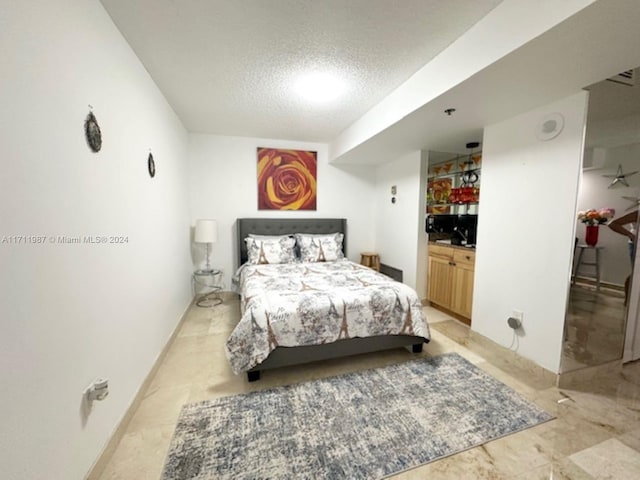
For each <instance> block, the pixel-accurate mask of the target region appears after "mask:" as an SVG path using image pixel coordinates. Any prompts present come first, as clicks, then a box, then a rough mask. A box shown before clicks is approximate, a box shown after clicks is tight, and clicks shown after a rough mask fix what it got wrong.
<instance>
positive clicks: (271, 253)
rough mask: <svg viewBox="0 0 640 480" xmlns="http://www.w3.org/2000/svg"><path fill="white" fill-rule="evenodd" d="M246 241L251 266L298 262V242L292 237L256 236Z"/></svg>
mask: <svg viewBox="0 0 640 480" xmlns="http://www.w3.org/2000/svg"><path fill="white" fill-rule="evenodd" d="M244 241H245V243H246V244H247V257H248V261H247V262H248V263H249V264H251V265H260V264H267V263H292V262H295V261H296V255H295V251H294V247H295V244H296V241H295V239H294V238H292V237H289V236H286V235H285V236H279V237H267V236H262V237H260V236H256V237H247V238H245V239H244Z"/></svg>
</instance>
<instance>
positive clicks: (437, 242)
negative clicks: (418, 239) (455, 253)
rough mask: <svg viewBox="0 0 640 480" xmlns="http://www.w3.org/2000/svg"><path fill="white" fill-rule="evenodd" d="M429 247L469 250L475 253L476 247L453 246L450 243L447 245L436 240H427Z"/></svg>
mask: <svg viewBox="0 0 640 480" xmlns="http://www.w3.org/2000/svg"><path fill="white" fill-rule="evenodd" d="M428 243H429V245H438V246H441V247H451V248H455V249H460V250H471V251H472V252H475V250H476V246H475V245H473V246H470V247H467V246H466V245H454V244H452V243H447V242H443V241H438V240H429V242H428Z"/></svg>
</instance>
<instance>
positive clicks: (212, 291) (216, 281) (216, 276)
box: [191, 270, 223, 308]
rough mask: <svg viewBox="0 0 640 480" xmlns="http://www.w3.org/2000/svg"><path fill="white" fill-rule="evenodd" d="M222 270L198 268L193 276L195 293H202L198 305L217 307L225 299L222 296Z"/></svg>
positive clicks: (192, 281) (192, 282)
mask: <svg viewBox="0 0 640 480" xmlns="http://www.w3.org/2000/svg"><path fill="white" fill-rule="evenodd" d="M221 283H222V272H221V271H220V270H196V271H195V272H193V275H192V277H191V284H192V286H193V292H194V294H195V295H200V298H198V300H197V301H196V305H197V306H198V307H202V308H208V307H215V306H218V305H220V304H221V303H222V302H223V300H222V298H221V297H220V291H221V290H222V285H221Z"/></svg>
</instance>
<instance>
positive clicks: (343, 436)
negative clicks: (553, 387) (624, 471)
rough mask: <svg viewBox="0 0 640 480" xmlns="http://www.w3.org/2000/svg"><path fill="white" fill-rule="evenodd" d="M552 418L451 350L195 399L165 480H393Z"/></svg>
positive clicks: (180, 421)
mask: <svg viewBox="0 0 640 480" xmlns="http://www.w3.org/2000/svg"><path fill="white" fill-rule="evenodd" d="M552 418H553V417H552V416H551V415H549V414H548V413H546V412H545V411H543V410H541V409H540V408H538V407H536V406H535V405H533V404H532V403H530V402H529V401H527V400H526V399H525V398H523V397H522V396H520V395H519V394H518V393H516V392H515V391H514V390H512V389H511V388H509V387H507V386H506V385H504V384H503V383H501V382H499V381H498V380H496V379H495V378H493V377H491V376H490V375H488V374H487V373H485V372H483V371H482V370H480V369H479V368H478V367H476V366H474V365H473V364H471V363H469V362H468V361H467V360H465V359H464V358H462V357H461V356H460V355H458V354H455V353H450V354H445V355H441V356H438V357H433V358H421V359H418V360H412V361H409V362H406V363H401V364H397V365H390V366H386V367H382V368H376V369H371V370H365V371H360V372H356V373H350V374H345V375H339V376H335V377H330V378H325V379H321V380H315V381H310V382H305V383H300V384H295V385H289V386H285V387H278V388H272V389H269V390H263V391H257V392H252V393H248V394H243V395H235V396H230V397H225V398H219V399H216V400H212V401H205V402H200V403H194V404H189V405H186V406H185V407H184V408H183V409H182V412H181V414H180V417H179V419H178V424H177V426H176V430H175V433H174V436H173V439H172V443H171V446H170V448H169V453H168V457H167V462H166V464H165V468H164V473H163V477H162V478H163V480H186V479H198V480H200V479H234V480H237V479H267V478H269V479H287V480H289V479H296V480H298V479H314V480H315V479H350V480H352V479H376V478H384V477H386V476H389V475H392V474H394V473H398V472H401V471H404V470H407V469H411V468H414V467H417V466H420V465H422V464H425V463H428V462H431V461H433V460H437V459H439V458H443V457H446V456H448V455H453V454H455V453H458V452H461V451H463V450H466V449H468V448H471V447H475V446H478V445H482V444H484V443H486V442H489V441H491V440H495V439H497V438H500V437H503V436H505V435H508V434H511V433H515V432H518V431H521V430H523V429H526V428H529V427H532V426H534V425H537V424H540V423H542V422H545V421H547V420H550V419H552Z"/></svg>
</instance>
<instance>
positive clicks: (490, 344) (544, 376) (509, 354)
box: [469, 330, 557, 386]
mask: <svg viewBox="0 0 640 480" xmlns="http://www.w3.org/2000/svg"><path fill="white" fill-rule="evenodd" d="M469 338H470V339H471V340H473V341H474V342H475V343H477V344H478V345H480V346H484V347H485V348H488V349H491V350H493V351H498V352H500V354H501V355H502V356H503V357H504V358H507V359H508V360H509V361H510V362H512V363H514V364H515V365H517V366H518V367H519V368H522V369H524V370H527V371H528V372H530V373H531V374H532V375H535V377H536V378H539V379H541V380H542V382H543V383H545V384H549V386H552V385H555V384H556V377H557V375H556V374H555V373H554V372H552V371H551V370H547V369H546V368H544V367H542V366H540V365H538V364H537V363H536V362H534V361H533V360H529V359H528V358H525V357H523V356H522V355H520V354H519V353H517V352H514V351H513V350H511V349H509V348H507V347H503V346H502V345H500V344H498V343H496V342H494V341H493V340H491V339H490V338H488V337H485V336H484V335H481V334H479V333H478V332H475V331H473V330H470V331H469Z"/></svg>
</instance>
